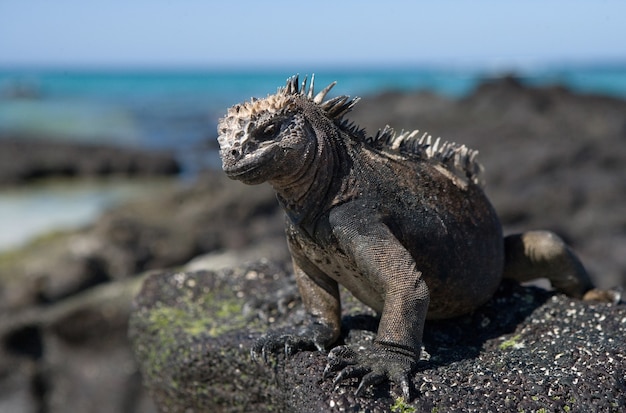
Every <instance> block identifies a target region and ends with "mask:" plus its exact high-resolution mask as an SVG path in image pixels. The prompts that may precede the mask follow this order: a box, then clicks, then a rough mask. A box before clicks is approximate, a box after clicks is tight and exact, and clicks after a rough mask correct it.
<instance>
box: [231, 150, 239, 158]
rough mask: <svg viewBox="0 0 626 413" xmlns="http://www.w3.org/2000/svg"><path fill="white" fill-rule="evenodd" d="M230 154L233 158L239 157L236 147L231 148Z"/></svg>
mask: <svg viewBox="0 0 626 413" xmlns="http://www.w3.org/2000/svg"><path fill="white" fill-rule="evenodd" d="M230 154H231V156H233V157H234V158H237V157H239V151H238V150H237V149H233V150H232V151H230Z"/></svg>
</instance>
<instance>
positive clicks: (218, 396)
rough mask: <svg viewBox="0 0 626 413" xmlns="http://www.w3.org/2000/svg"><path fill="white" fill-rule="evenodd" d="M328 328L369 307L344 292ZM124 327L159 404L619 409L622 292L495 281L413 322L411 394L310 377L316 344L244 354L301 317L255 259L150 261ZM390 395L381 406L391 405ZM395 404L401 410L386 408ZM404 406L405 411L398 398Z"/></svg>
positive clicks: (176, 407) (274, 271)
mask: <svg viewBox="0 0 626 413" xmlns="http://www.w3.org/2000/svg"><path fill="white" fill-rule="evenodd" d="M343 299H344V303H345V304H344V309H343V312H344V319H343V321H342V324H343V327H344V331H343V334H342V337H341V341H343V342H344V343H346V344H348V345H351V346H354V347H355V348H358V347H359V345H361V344H364V343H366V342H367V341H370V340H372V339H373V338H374V336H375V331H376V325H377V320H376V318H375V317H374V315H373V314H372V312H371V310H369V309H368V308H366V307H365V306H363V305H362V304H359V303H358V302H356V300H354V299H352V298H350V297H349V296H348V295H347V294H344V297H343ZM134 307H135V308H134V310H133V312H132V314H131V319H130V337H131V339H132V341H133V344H134V349H135V353H136V355H137V358H138V360H139V362H140V365H141V370H142V372H143V373H144V379H145V382H146V385H147V386H148V388H149V389H150V393H151V395H152V396H153V399H154V401H155V403H156V404H157V405H158V406H159V408H160V409H161V411H164V412H165V411H167V412H187V411H202V412H205V411H206V412H208V411H225V412H227V411H255V412H264V411H290V412H340V411H354V412H357V411H369V412H388V411H405V412H406V411H420V412H432V411H476V412H485V411H526V412H536V411H541V409H544V410H543V411H572V412H578V411H580V412H582V411H606V412H619V411H622V409H624V408H626V380H625V379H624V377H626V376H625V375H626V354H624V352H623V342H624V340H626V305H620V306H613V305H606V304H588V303H583V302H581V301H577V300H572V299H569V298H567V297H565V296H562V295H552V294H551V293H549V292H547V291H545V290H542V289H538V288H533V287H526V288H524V287H520V286H518V285H514V284H509V283H506V284H504V285H503V286H502V287H501V288H500V290H499V291H498V293H497V295H496V296H495V297H494V298H493V299H492V300H491V301H490V302H489V303H487V304H486V305H485V306H483V307H481V308H480V309H479V310H477V311H476V312H474V313H473V314H470V315H467V316H464V317H460V318H458V319H454V320H449V321H445V322H441V321H440V322H430V323H428V324H427V326H426V334H425V339H424V345H425V348H426V351H427V352H428V354H429V358H427V359H425V360H423V361H421V362H420V366H419V371H418V372H417V373H416V374H415V376H414V384H415V391H414V396H415V398H414V399H413V400H412V401H411V402H410V403H408V402H406V401H404V402H403V401H401V400H399V399H398V396H396V394H400V393H399V389H397V388H395V385H393V386H389V385H388V384H387V385H381V386H379V387H378V388H376V389H374V390H371V391H370V392H369V394H368V395H367V397H365V398H356V397H355V396H354V391H355V389H356V385H355V382H347V383H343V384H341V385H340V386H338V387H334V386H333V385H332V380H330V379H329V380H323V379H322V372H323V369H324V366H325V363H326V355H325V354H323V353H320V352H317V351H304V352H300V353H298V354H296V355H294V356H293V357H290V358H287V359H285V357H283V356H278V357H277V358H275V359H272V360H270V361H269V363H268V364H267V365H266V364H263V363H253V362H250V358H249V349H250V347H251V346H252V344H253V342H254V340H255V339H256V338H258V337H260V335H261V334H262V333H263V332H264V331H267V330H268V329H280V328H284V327H287V328H292V327H296V328H297V327H298V326H299V325H301V324H302V322H303V319H304V311H303V308H302V303H301V301H300V299H299V297H298V295H297V288H296V286H295V280H294V279H293V277H291V276H289V275H287V274H286V273H285V272H284V270H282V269H281V268H280V266H276V265H273V264H272V263H271V262H268V261H263V262H258V263H253V264H249V265H244V266H238V267H235V268H232V269H226V270H222V271H216V272H214V271H197V272H163V273H156V274H153V275H151V276H150V277H148V279H147V280H146V281H145V282H144V284H143V287H142V290H141V292H140V293H139V295H138V296H137V298H136V301H135V306H134ZM394 406H395V407H394ZM401 408H404V410H400V409H401ZM411 408H413V409H415V410H410V409H411Z"/></svg>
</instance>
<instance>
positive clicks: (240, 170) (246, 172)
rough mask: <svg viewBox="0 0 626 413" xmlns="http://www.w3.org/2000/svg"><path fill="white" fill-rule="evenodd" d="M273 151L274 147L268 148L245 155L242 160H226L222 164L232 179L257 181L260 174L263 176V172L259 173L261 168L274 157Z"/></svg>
mask: <svg viewBox="0 0 626 413" xmlns="http://www.w3.org/2000/svg"><path fill="white" fill-rule="evenodd" d="M273 153H274V151H273V150H272V148H266V149H265V150H263V151H257V152H255V153H253V154H249V155H247V156H244V157H243V158H242V159H240V160H236V161H232V162H228V163H226V162H225V163H223V165H222V169H223V170H224V172H225V173H226V175H227V176H228V177H229V178H231V179H236V180H239V181H243V182H250V181H257V180H258V179H257V177H258V176H263V174H261V173H259V171H260V169H262V168H263V166H264V165H266V164H267V163H268V162H270V161H271V159H272V158H273V157H274V155H273ZM263 181H264V179H263Z"/></svg>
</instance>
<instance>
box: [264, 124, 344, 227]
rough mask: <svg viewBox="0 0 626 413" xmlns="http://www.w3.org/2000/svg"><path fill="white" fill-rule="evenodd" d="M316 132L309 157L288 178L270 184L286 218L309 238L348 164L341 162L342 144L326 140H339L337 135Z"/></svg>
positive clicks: (330, 201)
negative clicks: (304, 231)
mask: <svg viewBox="0 0 626 413" xmlns="http://www.w3.org/2000/svg"><path fill="white" fill-rule="evenodd" d="M314 129H315V128H314ZM315 132H316V139H315V140H314V142H315V144H314V145H311V148H309V152H308V154H309V156H305V157H304V159H303V160H302V163H301V164H300V165H298V166H297V168H296V167H295V166H294V171H295V173H294V174H292V175H291V177H290V179H289V180H283V181H280V182H277V181H273V182H271V184H272V186H273V187H274V189H275V190H276V193H277V195H278V200H279V202H280V203H281V205H282V207H283V209H284V210H285V212H286V213H287V215H288V217H289V219H291V221H292V222H293V223H294V224H295V225H297V226H300V227H302V228H303V229H305V230H306V231H307V232H308V233H309V235H313V232H314V227H315V224H316V221H317V219H318V218H319V217H320V215H322V214H323V213H324V212H325V211H326V210H327V208H328V206H330V205H331V204H332V203H333V200H334V198H335V196H336V194H335V193H334V192H336V191H337V188H335V187H336V186H337V185H336V183H337V182H338V181H341V179H340V178H341V176H342V175H343V169H345V166H346V164H347V163H349V162H345V159H344V158H346V157H347V154H345V153H343V154H342V151H341V149H342V148H343V145H342V144H340V145H338V144H337V143H332V144H330V143H329V141H328V139H334V140H337V141H341V138H340V136H328V133H329V131H319V130H315ZM330 133H335V134H337V133H338V131H336V130H333V131H332V132H330ZM338 148H339V150H338ZM344 152H345V151H344Z"/></svg>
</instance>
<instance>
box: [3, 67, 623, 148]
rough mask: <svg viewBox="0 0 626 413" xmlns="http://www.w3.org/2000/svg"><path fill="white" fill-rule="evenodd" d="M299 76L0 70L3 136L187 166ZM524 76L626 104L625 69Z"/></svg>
mask: <svg viewBox="0 0 626 413" xmlns="http://www.w3.org/2000/svg"><path fill="white" fill-rule="evenodd" d="M292 74H293V72H291V71H287V70H263V71H258V72H257V71H250V70H248V71H245V70H239V71H237V70H235V71H226V70H221V71H199V70H196V71H191V70H189V71H184V70H180V71H154V70H153V71H150V70H146V71H122V70H117V71H108V72H107V71H76V70H66V71H63V70H47V71H46V70H2V69H0V133H1V132H30V133H33V134H40V135H47V136H53V137H56V138H58V139H77V140H95V141H107V142H113V143H119V144H128V145H138V146H144V147H151V148H168V149H173V150H175V151H177V152H178V153H179V155H180V156H181V157H183V160H184V159H185V156H186V154H187V152H189V151H191V150H193V148H194V145H197V144H198V143H199V142H203V141H206V140H207V139H210V138H212V137H214V136H215V126H216V122H217V119H219V117H220V116H222V115H223V113H224V112H225V109H226V108H227V107H228V106H230V105H232V104H234V103H236V102H239V101H242V100H246V99H249V98H250V97H252V96H255V97H263V96H266V95H267V94H269V93H273V92H274V91H275V90H276V88H277V87H279V86H282V85H284V83H285V80H286V78H287V77H289V76H291V75H292ZM302 75H303V76H304V75H305V74H302ZM501 75H503V73H502V72H499V71H488V70H470V69H437V68H401V69H371V70H362V69H361V70H348V69H342V70H322V71H318V72H317V73H316V85H317V88H318V89H319V88H322V87H324V86H326V85H327V84H329V83H330V82H332V81H335V80H336V81H337V82H338V84H337V86H336V87H335V90H334V91H333V92H334V93H335V95H337V94H347V95H351V96H365V95H368V94H373V93H377V92H380V91H383V90H388V89H396V90H432V91H434V92H436V93H441V94H444V95H447V96H452V97H459V96H463V95H466V94H468V93H471V91H472V90H474V88H475V87H476V86H477V85H478V84H479V83H480V82H482V81H483V80H484V79H486V78H493V77H497V76H501ZM518 75H520V76H521V77H522V79H523V80H524V81H525V82H527V83H530V84H548V83H560V84H563V85H566V86H568V87H570V88H572V89H574V90H577V91H580V92H585V93H602V94H607V95H612V96H617V97H621V98H625V99H626V63H625V64H624V65H612V66H609V65H604V66H581V67H550V68H535V69H527V70H523V71H519V72H518Z"/></svg>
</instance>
